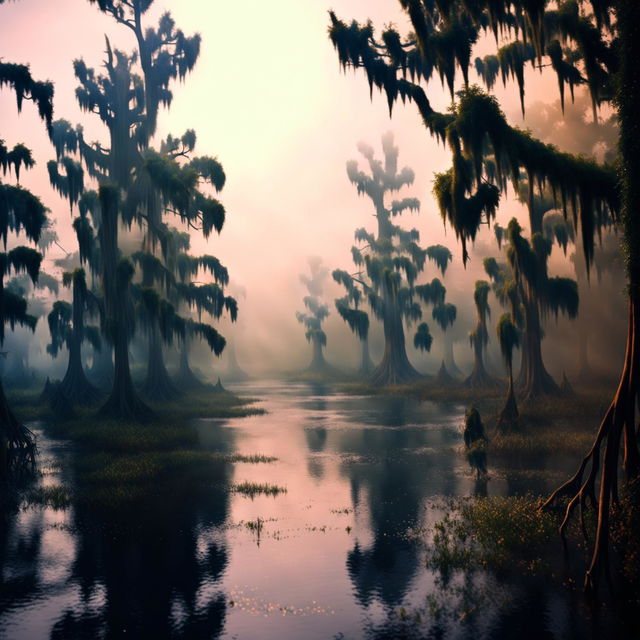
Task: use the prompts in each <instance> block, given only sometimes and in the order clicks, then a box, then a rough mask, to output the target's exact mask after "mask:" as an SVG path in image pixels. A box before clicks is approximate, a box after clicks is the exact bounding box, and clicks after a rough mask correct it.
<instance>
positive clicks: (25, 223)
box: [0, 183, 46, 247]
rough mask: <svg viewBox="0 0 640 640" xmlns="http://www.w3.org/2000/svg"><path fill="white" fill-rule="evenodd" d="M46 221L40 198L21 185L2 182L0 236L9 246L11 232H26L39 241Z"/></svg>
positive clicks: (0, 190)
mask: <svg viewBox="0 0 640 640" xmlns="http://www.w3.org/2000/svg"><path fill="white" fill-rule="evenodd" d="M45 221H46V209H45V207H44V205H43V204H42V202H41V201H40V198H38V197H37V196H34V195H33V194H32V193H31V192H30V191H27V190H26V189H23V188H22V187H20V186H13V185H9V184H2V183H0V238H2V242H3V243H4V246H5V247H6V246H7V236H8V234H9V232H10V231H11V232H13V233H16V234H17V233H21V232H22V233H24V234H25V235H26V236H27V238H28V239H29V240H31V241H32V242H34V243H37V242H38V240H39V239H40V233H41V231H42V227H43V226H44V224H45Z"/></svg>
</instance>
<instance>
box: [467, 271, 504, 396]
mask: <svg viewBox="0 0 640 640" xmlns="http://www.w3.org/2000/svg"><path fill="white" fill-rule="evenodd" d="M490 290H491V286H490V285H489V283H488V282H487V281H486V280H476V285H475V290H474V292H473V301H474V303H475V305H476V312H477V314H478V322H477V324H476V328H475V329H474V330H473V331H471V332H470V333H469V343H470V344H471V348H472V349H473V370H472V371H471V373H470V375H469V376H468V377H467V378H466V380H465V381H464V386H465V387H471V388H473V389H482V388H491V387H497V386H500V381H499V380H496V378H494V377H493V376H492V375H490V374H489V372H488V371H487V370H486V368H485V366H484V352H485V349H486V348H487V344H488V343H489V332H488V331H487V318H488V316H489V315H490V314H491V309H490V308H489V291H490Z"/></svg>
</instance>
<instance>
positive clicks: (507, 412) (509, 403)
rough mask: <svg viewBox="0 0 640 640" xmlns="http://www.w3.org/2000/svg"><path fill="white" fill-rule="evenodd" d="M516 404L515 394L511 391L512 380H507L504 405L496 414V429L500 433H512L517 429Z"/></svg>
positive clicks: (517, 414) (517, 415)
mask: <svg viewBox="0 0 640 640" xmlns="http://www.w3.org/2000/svg"><path fill="white" fill-rule="evenodd" d="M518 418H519V413H518V404H517V403H516V395H515V393H514V392H513V380H510V381H509V391H508V393H507V399H506V401H505V403H504V407H503V408H502V411H501V412H500V415H499V416H498V423H497V425H496V431H497V432H498V433H499V434H501V435H506V434H508V433H513V432H514V431H516V430H517V429H518Z"/></svg>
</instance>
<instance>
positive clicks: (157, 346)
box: [142, 320, 180, 402]
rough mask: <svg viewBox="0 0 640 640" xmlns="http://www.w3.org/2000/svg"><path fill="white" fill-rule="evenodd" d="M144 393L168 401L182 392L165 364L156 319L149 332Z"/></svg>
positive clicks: (151, 397)
mask: <svg viewBox="0 0 640 640" xmlns="http://www.w3.org/2000/svg"><path fill="white" fill-rule="evenodd" d="M142 393H144V395H145V396H146V397H147V398H148V399H149V400H156V401H164V402H168V401H171V400H175V399H176V398H178V397H179V396H180V392H179V391H178V389H176V387H175V386H174V384H173V382H171V378H170V377H169V373H168V372H167V368H166V366H165V364H164V356H163V354H162V341H161V339H160V328H159V327H158V321H157V320H154V321H153V324H152V327H151V330H150V332H149V348H148V357H147V377H146V379H145V381H144V385H143V386H142Z"/></svg>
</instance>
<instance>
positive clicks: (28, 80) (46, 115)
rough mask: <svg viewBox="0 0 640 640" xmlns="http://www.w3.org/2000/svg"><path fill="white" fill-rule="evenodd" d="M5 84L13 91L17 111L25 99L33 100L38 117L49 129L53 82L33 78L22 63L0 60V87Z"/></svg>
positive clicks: (51, 115)
mask: <svg viewBox="0 0 640 640" xmlns="http://www.w3.org/2000/svg"><path fill="white" fill-rule="evenodd" d="M6 86H8V87H9V88H10V89H12V90H13V91H14V93H15V96H16V106H17V107H18V111H21V110H22V103H23V101H24V100H25V99H30V100H33V102H35V104H36V105H37V107H38V114H39V116H40V118H41V119H42V120H44V122H45V124H46V126H47V129H48V130H49V131H50V130H51V120H52V117H53V84H52V83H51V82H38V81H36V80H34V79H33V78H32V77H31V72H30V71H29V67H28V66H26V65H24V64H13V63H11V62H0V89H3V88H4V87H6Z"/></svg>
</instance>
